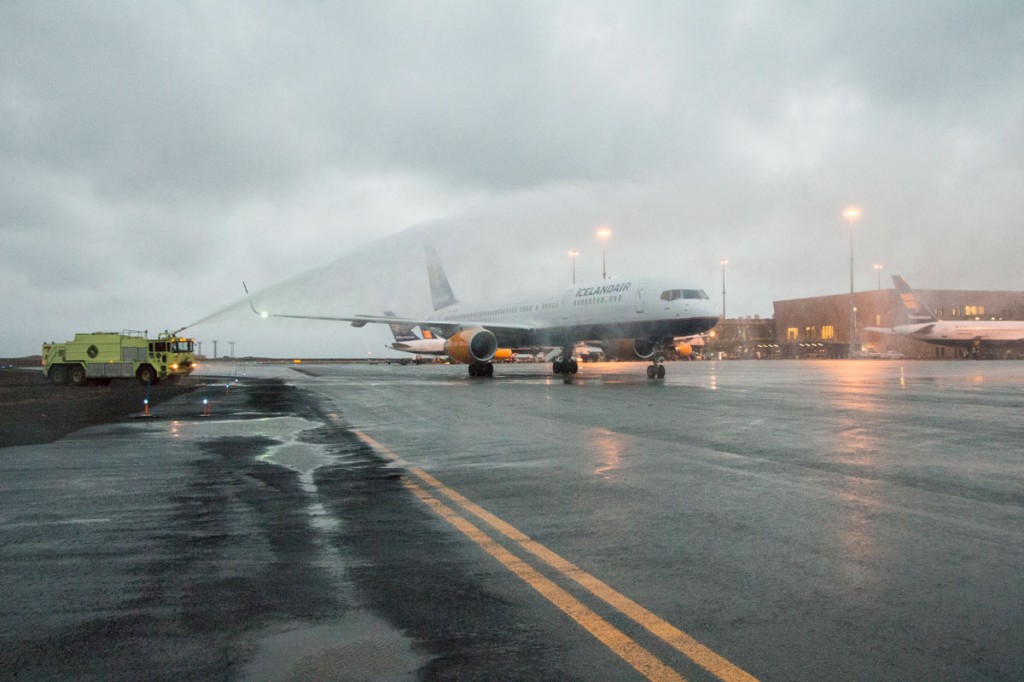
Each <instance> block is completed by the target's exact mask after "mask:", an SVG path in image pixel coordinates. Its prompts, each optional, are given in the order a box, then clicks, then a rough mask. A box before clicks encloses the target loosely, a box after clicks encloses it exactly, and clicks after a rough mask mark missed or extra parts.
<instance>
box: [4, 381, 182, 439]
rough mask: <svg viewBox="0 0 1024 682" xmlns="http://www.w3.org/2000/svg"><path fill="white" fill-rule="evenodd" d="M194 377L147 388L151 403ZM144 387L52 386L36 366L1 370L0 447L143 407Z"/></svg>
mask: <svg viewBox="0 0 1024 682" xmlns="http://www.w3.org/2000/svg"><path fill="white" fill-rule="evenodd" d="M200 385H201V384H200V382H199V381H198V380H197V379H194V378H191V377H187V378H185V379H182V380H180V381H179V382H178V383H177V384H170V383H162V384H157V385H156V386H152V387H150V388H149V402H150V405H156V404H159V403H161V402H163V401H165V400H169V399H170V398H173V397H174V396H176V395H180V394H182V393H188V392H189V391H194V390H195V389H196V388H198V387H199V386H200ZM146 392H147V387H146V386H143V385H142V384H140V383H138V382H137V381H134V380H128V379H124V380H117V381H113V382H111V384H110V385H109V386H53V385H51V384H50V383H49V382H47V381H46V379H45V378H44V377H43V374H42V372H40V371H39V370H38V369H3V370H0V448H3V447H10V446H12V445H33V444H37V443H50V442H53V441H55V440H57V439H58V438H60V437H62V436H64V435H66V434H68V433H71V432H72V431H77V430H78V429H81V428H84V427H86V426H92V425H94V424H104V423H107V422H111V421H115V420H117V419H119V418H121V417H123V416H125V415H130V414H135V413H138V412H142V411H143V409H144V404H143V400H144V399H145V398H146Z"/></svg>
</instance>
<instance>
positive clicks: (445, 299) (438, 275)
mask: <svg viewBox="0 0 1024 682" xmlns="http://www.w3.org/2000/svg"><path fill="white" fill-rule="evenodd" d="M426 250H427V278H428V279H429V280H430V296H431V298H432V299H433V302H434V310H440V309H441V308H447V307H448V306H450V305H454V304H456V303H458V300H457V299H456V298H455V294H453V293H452V286H451V284H449V283H448V275H446V274H445V273H444V266H443V265H441V259H440V258H439V257H438V255H437V251H436V250H435V249H434V247H433V246H432V245H431V244H427V246H426Z"/></svg>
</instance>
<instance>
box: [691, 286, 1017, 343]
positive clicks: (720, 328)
mask: <svg viewBox="0 0 1024 682" xmlns="http://www.w3.org/2000/svg"><path fill="white" fill-rule="evenodd" d="M915 292H916V293H917V295H918V296H919V298H920V299H921V301H922V302H923V303H924V304H925V305H926V306H928V307H929V308H930V309H931V310H932V312H933V313H935V316H936V317H938V318H939V319H942V320H1024V291H963V290H952V289H915ZM773 307H774V318H773V319H761V318H759V317H757V316H754V317H752V318H735V319H726V320H722V321H720V322H719V323H718V325H717V326H716V327H715V329H714V334H715V335H714V337H712V338H711V339H709V340H708V343H707V345H706V347H705V355H707V356H709V357H723V358H752V359H753V358H762V359H782V358H847V357H849V356H850V347H851V343H850V342H851V332H852V341H853V344H852V345H853V347H854V348H855V349H862V350H863V351H865V352H868V353H875V352H877V353H890V354H901V355H902V356H903V357H906V358H921V359H925V358H954V357H957V349H955V348H947V347H944V346H937V345H934V344H929V343H924V342H922V341H915V340H913V339H908V338H906V337H900V336H895V335H891V334H879V333H875V332H868V331H865V328H866V327H883V328H884V327H895V326H897V325H900V324H906V323H907V321H908V320H907V313H906V309H905V308H904V307H903V303H902V301H901V300H900V296H899V294H898V293H897V292H896V290H895V289H880V290H876V291H859V292H856V293H855V294H854V296H853V307H854V314H853V329H852V330H851V328H850V294H837V295H833V296H816V297H813V298H798V299H792V300H787V301H775V302H774V303H773ZM1007 357H1016V358H1020V357H1024V354H1022V352H1021V349H1020V348H1018V349H1016V350H1015V351H1013V352H1011V353H1009V354H1008V355H1007Z"/></svg>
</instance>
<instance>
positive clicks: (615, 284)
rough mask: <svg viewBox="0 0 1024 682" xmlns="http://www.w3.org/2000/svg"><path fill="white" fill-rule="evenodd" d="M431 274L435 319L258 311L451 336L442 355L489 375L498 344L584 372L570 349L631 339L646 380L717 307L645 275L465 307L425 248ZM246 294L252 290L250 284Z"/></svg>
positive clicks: (560, 368) (712, 320)
mask: <svg viewBox="0 0 1024 682" xmlns="http://www.w3.org/2000/svg"><path fill="white" fill-rule="evenodd" d="M427 275H428V278H429V280H430V290H431V295H432V298H433V304H434V311H435V313H436V316H435V317H432V318H419V317H406V318H402V317H388V316H379V315H354V316H351V317H333V316H319V315H290V314H284V313H271V312H267V311H258V310H257V309H256V306H255V305H254V304H252V303H251V302H250V306H251V307H252V309H253V312H255V313H256V314H257V315H261V316H263V317H288V318H298V319H308V320H336V321H340V322H349V323H351V324H352V326H353V327H364V326H366V325H367V324H389V325H409V326H416V325H419V326H420V328H421V329H437V330H438V331H439V332H440V333H441V334H442V335H443V336H445V337H446V339H445V342H444V353H445V355H448V356H449V357H451V358H452V359H453V360H457V361H459V362H464V363H466V364H468V365H469V374H470V376H491V375H492V374H493V373H494V365H493V364H492V360H494V358H495V355H496V353H498V350H499V349H508V348H543V347H558V348H561V349H562V352H561V354H560V355H559V356H558V358H557V359H555V360H554V362H553V363H552V370H553V371H554V373H555V374H575V373H576V372H577V371H578V370H579V365H578V364H577V361H576V360H573V358H572V353H573V349H574V348H575V346H576V344H577V343H579V342H580V341H583V340H602V339H632V340H633V350H634V351H635V352H636V354H637V355H638V356H639V357H641V358H644V359H650V360H651V365H650V366H649V367H648V368H647V376H648V378H651V379H653V378H655V377H657V378H661V377H664V376H665V367H664V365H662V359H663V356H662V348H664V347H665V346H666V345H671V344H672V340H673V338H674V337H677V336H692V335H694V334H700V333H703V332H706V331H708V330H709V329H711V328H712V327H714V326H715V325H716V324H717V323H718V311H717V310H716V309H715V306H714V304H712V303H711V301H710V298H709V297H708V295H707V294H706V293H705V292H704V291H703V290H702V289H698V288H695V287H693V286H691V285H687V284H686V283H683V282H680V281H678V280H677V279H676V278H673V277H661V276H642V277H632V278H623V279H612V280H602V281H599V282H595V283H592V284H575V285H572V286H564V287H556V288H552V289H546V290H542V291H534V292H526V293H521V294H514V295H507V296H503V297H500V298H496V299H493V300H489V301H480V302H478V303H470V304H462V303H459V301H458V300H457V299H456V298H455V296H454V294H453V293H452V289H451V285H450V284H449V283H448V277H447V275H445V272H444V268H443V267H442V266H441V262H440V259H438V257H437V254H436V253H435V252H434V250H433V249H432V248H431V247H429V246H428V247H427ZM247 291H248V289H247Z"/></svg>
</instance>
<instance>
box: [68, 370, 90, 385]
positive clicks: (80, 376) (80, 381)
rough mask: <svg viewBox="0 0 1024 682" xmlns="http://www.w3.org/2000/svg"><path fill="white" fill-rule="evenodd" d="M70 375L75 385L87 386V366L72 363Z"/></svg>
mask: <svg viewBox="0 0 1024 682" xmlns="http://www.w3.org/2000/svg"><path fill="white" fill-rule="evenodd" d="M70 375H71V383H72V384H74V385H75V386H85V382H86V380H87V378H86V375H85V367H82V366H81V365H72V366H71V372H70Z"/></svg>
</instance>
